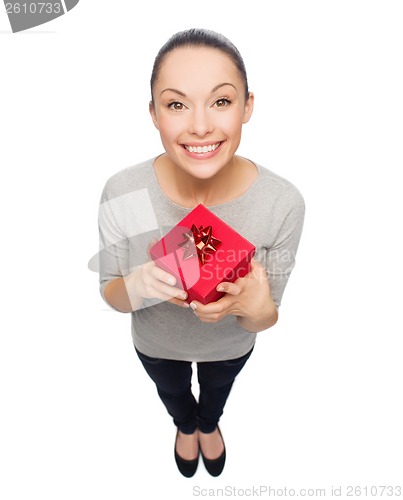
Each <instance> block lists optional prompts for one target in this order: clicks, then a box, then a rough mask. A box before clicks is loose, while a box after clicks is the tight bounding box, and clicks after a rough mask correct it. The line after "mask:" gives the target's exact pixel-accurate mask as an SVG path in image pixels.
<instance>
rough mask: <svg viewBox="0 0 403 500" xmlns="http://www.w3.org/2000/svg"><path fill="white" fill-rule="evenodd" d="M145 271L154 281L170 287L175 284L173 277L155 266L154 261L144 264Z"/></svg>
mask: <svg viewBox="0 0 403 500" xmlns="http://www.w3.org/2000/svg"><path fill="white" fill-rule="evenodd" d="M145 269H146V271H147V272H148V273H149V274H150V276H152V277H153V278H154V279H157V280H159V281H162V282H163V283H167V284H168V285H171V286H173V285H175V284H176V278H175V276H172V275H171V274H169V273H167V272H166V271H164V270H163V269H161V268H160V267H158V266H156V265H155V262H154V261H150V262H147V264H145Z"/></svg>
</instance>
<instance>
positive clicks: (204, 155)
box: [180, 141, 225, 160]
mask: <svg viewBox="0 0 403 500" xmlns="http://www.w3.org/2000/svg"><path fill="white" fill-rule="evenodd" d="M218 142H219V143H220V145H219V146H218V147H217V148H216V149H215V150H214V151H209V152H207V153H191V152H190V151H188V150H187V149H186V148H185V144H180V146H181V148H182V149H183V151H184V152H185V154H186V155H187V156H189V157H190V158H194V159H196V160H208V159H210V158H212V157H213V156H215V155H216V154H218V153H219V152H220V150H221V147H222V145H223V144H224V142H225V141H215V142H212V141H209V142H186V146H192V147H198V146H200V147H203V146H213V145H214V144H217V143H218Z"/></svg>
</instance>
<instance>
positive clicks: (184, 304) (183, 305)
mask: <svg viewBox="0 0 403 500" xmlns="http://www.w3.org/2000/svg"><path fill="white" fill-rule="evenodd" d="M182 307H186V308H189V307H190V306H189V304H188V303H187V302H184V303H183V304H182Z"/></svg>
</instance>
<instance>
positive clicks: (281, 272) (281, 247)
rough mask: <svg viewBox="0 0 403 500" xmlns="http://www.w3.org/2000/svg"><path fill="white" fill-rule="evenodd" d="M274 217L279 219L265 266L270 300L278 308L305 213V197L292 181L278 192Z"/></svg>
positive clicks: (293, 260) (294, 258) (293, 259)
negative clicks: (270, 295)
mask: <svg viewBox="0 0 403 500" xmlns="http://www.w3.org/2000/svg"><path fill="white" fill-rule="evenodd" d="M274 217H275V219H276V222H279V221H280V222H279V231H278V233H277V236H276V239H275V241H274V244H273V245H272V246H271V247H270V248H268V249H267V253H266V265H265V268H266V271H267V273H268V277H269V284H270V290H271V294H272V297H273V301H274V303H275V304H276V307H277V309H278V308H279V307H280V305H281V300H282V297H283V293H284V290H285V287H286V285H287V282H288V279H289V277H290V274H291V271H292V270H293V268H294V266H295V261H296V254H297V250H298V246H299V242H300V239H301V234H302V228H303V224H304V217H305V202H304V199H303V197H302V195H301V193H300V192H299V191H298V189H297V188H296V187H295V186H294V185H293V184H289V186H288V187H286V188H285V189H284V191H283V193H282V194H281V196H280V199H279V203H278V210H276V211H275V216H274Z"/></svg>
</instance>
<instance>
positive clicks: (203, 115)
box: [189, 108, 213, 137]
mask: <svg viewBox="0 0 403 500" xmlns="http://www.w3.org/2000/svg"><path fill="white" fill-rule="evenodd" d="M212 130H213V125H212V123H211V120H210V117H209V114H208V110H206V109H203V108H197V109H194V110H193V112H192V113H191V117H190V123H189V132H190V133H191V134H195V135H198V136H200V137H204V136H205V135H207V134H209V133H210V132H212Z"/></svg>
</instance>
